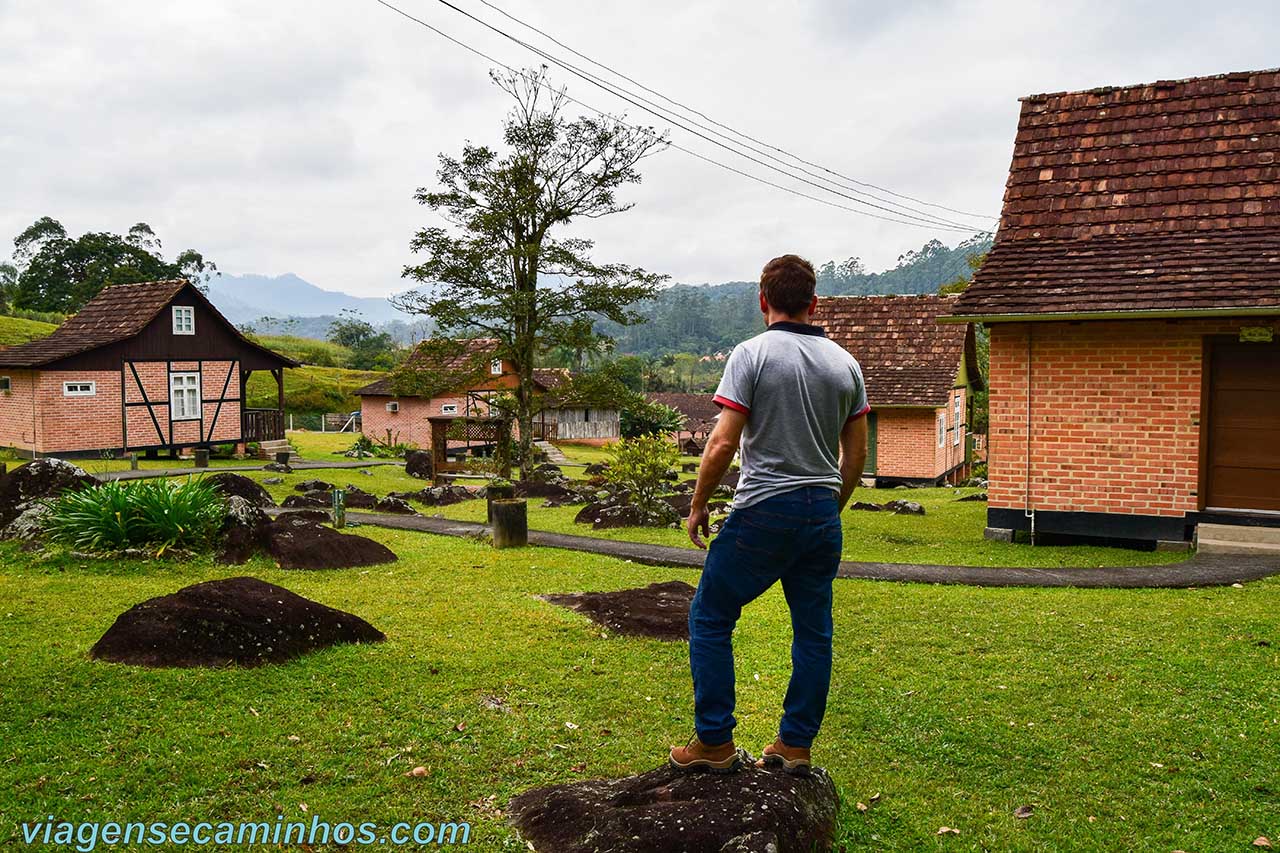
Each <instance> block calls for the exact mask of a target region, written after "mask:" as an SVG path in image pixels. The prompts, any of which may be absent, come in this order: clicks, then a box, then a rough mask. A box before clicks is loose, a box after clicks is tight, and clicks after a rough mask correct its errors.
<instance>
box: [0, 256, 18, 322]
mask: <svg viewBox="0 0 1280 853" xmlns="http://www.w3.org/2000/svg"><path fill="white" fill-rule="evenodd" d="M17 291H18V268H17V267H16V266H14V265H13V264H11V263H9V262H8V261H0V312H5V311H8V310H9V307H10V306H11V305H12V304H13V297H14V294H16V293H17Z"/></svg>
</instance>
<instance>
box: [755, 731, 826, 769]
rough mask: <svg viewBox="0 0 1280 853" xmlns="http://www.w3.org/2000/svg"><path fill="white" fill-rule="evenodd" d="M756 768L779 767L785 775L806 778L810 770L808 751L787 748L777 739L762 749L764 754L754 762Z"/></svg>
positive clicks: (791, 747)
mask: <svg viewBox="0 0 1280 853" xmlns="http://www.w3.org/2000/svg"><path fill="white" fill-rule="evenodd" d="M756 766H757V767H781V768H782V769H783V770H784V771H786V772H787V773H793V774H795V775H796V776H808V775H809V772H810V771H811V770H812V764H811V762H810V760H809V750H808V749H806V748H805V747H803V746H787V745H786V744H785V743H783V742H782V738H778V739H777V740H775V741H774V742H773V743H771V744H769V745H768V746H766V747H765V748H764V752H763V753H762V754H761V756H760V758H759V759H758V760H757V761H756Z"/></svg>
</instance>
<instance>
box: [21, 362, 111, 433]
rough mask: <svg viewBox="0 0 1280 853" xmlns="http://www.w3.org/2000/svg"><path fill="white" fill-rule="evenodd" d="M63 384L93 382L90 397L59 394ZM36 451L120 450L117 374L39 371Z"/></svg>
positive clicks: (37, 375) (109, 372)
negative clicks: (94, 384) (93, 388)
mask: <svg viewBox="0 0 1280 853" xmlns="http://www.w3.org/2000/svg"><path fill="white" fill-rule="evenodd" d="M64 382H94V383H96V389H95V390H96V393H95V394H94V395H93V396H92V397H67V396H64V395H63V389H62V383H64ZM36 400H37V404H38V406H37V415H38V417H37V422H38V432H37V434H36V451H37V452H39V453H59V452H65V451H82V450H105V449H110V448H118V447H120V442H121V435H120V372H119V371H117V370H42V371H40V372H39V373H37V374H36Z"/></svg>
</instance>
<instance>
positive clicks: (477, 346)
mask: <svg viewBox="0 0 1280 853" xmlns="http://www.w3.org/2000/svg"><path fill="white" fill-rule="evenodd" d="M430 343H431V341H429V340H427V341H422V342H421V343H419V344H418V345H417V346H416V347H414V348H413V352H411V353H409V357H408V358H406V359H405V360H404V363H403V365H402V367H403V368H407V369H409V370H435V371H440V372H445V371H462V370H465V369H466V368H467V367H468V366H469V364H470V363H471V362H472V360H473V359H484V358H490V357H492V356H493V354H494V353H496V352H497V350H498V340H497V338H467V339H464V340H461V341H459V343H460V344H462V346H461V347H459V348H458V350H457V351H456V352H455V353H452V354H451V355H450V356H449V357H448V358H446V359H444V360H443V361H441V360H439V352H433V351H432V350H431V347H430V346H429V344H430ZM391 379H392V378H391V375H390V374H388V375H387V376H384V377H382V378H381V379H375V380H374V381H373V382H370V383H369V384H368V385H365V386H364V387H363V388H359V389H357V390H356V392H355V393H356V394H357V395H361V394H367V395H369V396H373V397H387V396H394V395H395V391H394V390H393V389H392V387H391V386H392V381H391Z"/></svg>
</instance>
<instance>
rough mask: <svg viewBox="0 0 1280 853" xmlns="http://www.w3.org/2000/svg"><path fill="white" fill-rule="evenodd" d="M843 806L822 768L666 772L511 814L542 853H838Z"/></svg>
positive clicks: (532, 800) (563, 789)
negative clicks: (808, 771) (800, 772)
mask: <svg viewBox="0 0 1280 853" xmlns="http://www.w3.org/2000/svg"><path fill="white" fill-rule="evenodd" d="M839 806H840V800H839V797H838V795H837V794H836V788H835V785H834V784H833V783H832V781H831V777H830V776H828V775H827V774H826V772H825V771H824V770H822V769H820V768H819V769H815V770H814V772H813V773H812V775H809V776H792V775H789V774H787V773H784V772H782V771H781V770H773V769H758V768H755V767H752V766H748V767H747V768H745V769H743V770H741V771H740V772H738V773H734V774H732V775H728V776H721V775H713V774H710V773H692V774H682V773H678V772H676V771H674V770H672V769H670V768H668V767H662V768H659V769H657V770H651V771H649V772H648V773H642V774H640V775H638V776H628V777H626V778H624V779H591V780H588V781H584V782H574V783H571V784H567V785H553V786H550V787H546V788H536V789H534V790H532V791H526V792H525V793H523V794H520V795H519V796H517V797H516V798H514V799H513V800H512V801H511V805H510V808H509V809H508V812H509V814H510V816H511V822H512V823H513V824H515V826H516V828H517V829H519V830H520V833H521V835H522V836H523V837H524V838H525V840H527V841H528V842H530V844H531V846H532V848H533V849H534V850H536V851H538V853H550V851H554V853H603V851H609V853H672V851H680V853H810V851H814V850H818V851H827V850H830V849H831V841H832V837H833V835H834V833H835V826H836V813H837V811H838V810H839Z"/></svg>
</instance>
